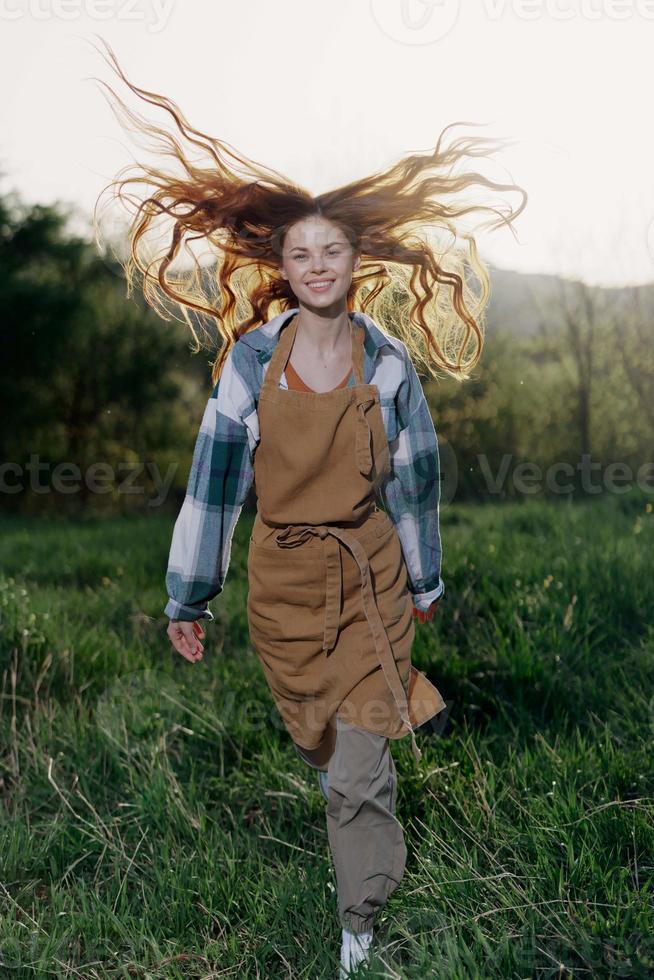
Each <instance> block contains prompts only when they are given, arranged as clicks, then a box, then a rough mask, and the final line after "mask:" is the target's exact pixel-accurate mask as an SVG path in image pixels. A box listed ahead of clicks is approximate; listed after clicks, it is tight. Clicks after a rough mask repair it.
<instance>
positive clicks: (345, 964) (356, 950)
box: [339, 928, 373, 980]
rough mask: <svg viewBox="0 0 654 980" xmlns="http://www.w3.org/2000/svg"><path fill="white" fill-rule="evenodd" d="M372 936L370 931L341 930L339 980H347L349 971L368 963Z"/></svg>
mask: <svg viewBox="0 0 654 980" xmlns="http://www.w3.org/2000/svg"><path fill="white" fill-rule="evenodd" d="M372 935H373V930H372V929H370V930H369V931H368V932H351V931H350V930H349V929H345V928H344V929H343V945H342V946H341V968H340V972H339V980H349V976H350V971H351V970H354V969H356V967H357V966H358V965H359V964H360V963H368V962H369V960H370V944H371V943H372Z"/></svg>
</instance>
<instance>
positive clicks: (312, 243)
mask: <svg viewBox="0 0 654 980" xmlns="http://www.w3.org/2000/svg"><path fill="white" fill-rule="evenodd" d="M360 262H361V259H360V257H359V255H357V254H356V253H355V252H354V251H353V249H352V247H351V245H350V243H349V242H348V240H347V237H346V236H345V234H344V233H343V231H341V229H340V228H339V227H338V226H337V225H335V224H333V223H332V222H331V221H329V220H328V219H327V218H323V217H322V216H319V215H312V216H311V217H308V218H303V219H302V220H301V221H296V222H295V224H294V225H291V227H290V228H289V229H288V231H287V232H286V238H285V241H284V247H283V250H282V262H281V273H282V275H283V276H284V278H285V279H288V282H289V284H290V287H291V289H292V290H293V292H294V293H295V295H296V297H297V299H298V302H299V304H300V306H307V307H310V308H311V309H314V310H321V311H324V312H328V313H331V312H333V313H337V312H339V311H342V310H344V309H345V308H346V298H347V292H348V290H349V288H350V283H351V282H352V273H353V272H354V270H355V269H358V268H359V264H360ZM311 283H315V285H311Z"/></svg>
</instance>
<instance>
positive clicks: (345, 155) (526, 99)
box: [0, 0, 654, 285]
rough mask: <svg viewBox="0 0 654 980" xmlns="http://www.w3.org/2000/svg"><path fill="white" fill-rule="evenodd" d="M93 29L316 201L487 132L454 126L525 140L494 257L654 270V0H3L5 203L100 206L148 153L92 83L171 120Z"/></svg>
mask: <svg viewBox="0 0 654 980" xmlns="http://www.w3.org/2000/svg"><path fill="white" fill-rule="evenodd" d="M94 34H98V35H100V36H101V37H103V38H105V39H106V40H107V41H109V43H110V44H111V45H112V47H113V48H114V50H115V52H116V55H117V57H118V59H119V61H120V63H121V65H122V66H123V68H124V70H125V72H126V74H127V76H128V77H129V78H130V79H131V80H132V81H133V82H134V83H135V84H137V85H140V86H141V87H143V88H146V89H150V90H153V91H156V92H161V93H163V94H165V95H167V96H169V97H170V98H172V99H173V100H174V101H175V102H177V103H178V104H179V105H180V106H181V108H182V110H183V111H184V113H185V115H186V116H187V118H188V119H189V121H190V122H191V124H192V125H194V126H195V127H197V128H199V129H200V130H202V131H204V132H209V133H211V134H212V135H215V136H217V137H219V138H220V139H223V140H225V141H227V142H228V143H230V144H232V145H233V146H235V147H236V148H238V149H240V150H241V151H243V152H244V153H245V154H247V155H248V156H250V157H251V158H254V159H255V160H257V161H260V162H262V163H265V164H267V165H269V166H272V167H274V168H275V169H277V170H280V171H281V172H282V173H285V174H287V175H288V176H290V177H292V178H293V179H295V180H297V181H299V182H300V183H302V184H304V185H305V186H307V187H308V188H309V189H310V190H312V191H314V192H320V191H323V190H327V189H329V188H331V187H334V186H338V185H339V184H342V183H345V182H347V181H349V180H352V179H354V178H357V177H360V176H363V175H365V174H367V173H369V172H371V171H375V170H378V169H380V168H382V167H385V166H387V165H389V164H391V163H393V162H395V161H396V160H397V159H398V158H399V157H401V156H402V155H404V154H405V153H407V152H427V151H429V150H430V149H432V148H433V146H434V145H435V143H436V140H437V137H438V135H439V133H440V131H441V130H442V128H443V127H444V126H446V125H447V124H449V123H451V122H454V121H457V120H463V121H466V122H475V123H481V124H483V125H481V126H473V127H458V128H457V129H456V130H455V131H454V132H455V134H459V135H463V134H469V135H484V136H488V137H492V138H501V139H510V140H515V141H517V142H515V143H514V144H513V145H512V146H508V147H506V148H505V149H503V150H502V151H501V153H499V154H498V155H497V156H496V158H495V163H494V164H492V165H491V166H490V169H489V167H488V165H485V166H484V172H485V173H487V174H488V175H489V176H492V177H493V178H494V179H496V180H504V181H507V182H508V181H515V182H517V183H519V184H521V185H522V186H523V187H525V188H526V190H527V192H528V193H529V201H528V204H527V209H526V211H525V212H524V213H523V215H521V216H520V218H518V219H517V222H516V226H515V227H516V233H517V239H518V240H517V241H516V239H515V238H514V236H513V235H512V234H511V233H510V231H508V230H506V229H502V230H499V231H496V232H493V233H492V234H491V235H484V236H483V237H482V238H480V249H481V253H482V255H483V257H484V258H486V259H487V260H489V261H491V262H493V263H494V264H495V265H498V266H501V267H503V268H507V269H516V270H520V271H529V272H550V273H560V274H564V275H570V276H575V275H578V276H581V277H583V278H584V279H586V280H587V281H588V282H596V283H597V282H599V283H604V284H607V285H609V284H611V285H613V284H623V283H640V282H649V281H651V280H652V279H653V278H654V179H653V175H654V132H653V128H652V125H651V122H650V114H649V112H648V106H649V96H650V92H651V91H652V81H653V79H652V73H653V71H654V59H653V58H652V51H653V50H654V0H542V2H541V0H511V2H509V0H476V2H474V3H473V2H468V3H466V4H465V5H464V4H463V3H462V2H457V0H330V2H329V3H321V4H317V3H312V2H308V0H275V2H272V0H238V2H237V0H231V2H209V0H204V2H202V0H0V55H1V57H0V66H1V67H0V72H1V76H0V77H1V79H2V91H3V94H4V97H3V99H2V102H1V103H0V133H1V134H2V140H1V143H0V170H1V171H2V177H1V183H0V190H2V191H3V192H7V191H8V190H17V191H19V192H20V193H21V195H22V196H23V197H24V198H25V199H26V200H28V201H33V202H37V201H38V202H42V203H48V202H52V201H53V200H55V199H57V200H60V201H63V202H70V203H74V204H75V205H76V206H78V207H79V208H81V209H82V212H87V213H90V211H91V209H92V206H93V203H94V202H95V199H96V197H97V195H98V193H99V192H100V190H101V189H102V187H103V186H104V185H105V184H106V183H107V182H108V181H109V180H110V179H111V178H112V177H114V176H115V175H116V173H117V171H118V170H119V169H120V168H121V167H122V166H124V165H125V164H127V163H129V162H130V161H131V160H133V159H134V158H136V159H143V158H144V155H143V152H142V151H141V150H140V149H139V147H138V146H137V145H135V143H134V141H133V139H132V137H131V136H130V135H129V134H127V133H125V132H124V131H123V130H121V128H120V127H119V125H118V123H117V121H116V120H115V119H114V116H113V115H112V113H111V111H110V109H109V107H108V105H107V103H106V101H105V99H104V98H103V96H102V94H101V91H100V89H99V87H98V85H97V83H94V82H92V81H90V80H86V79H89V78H90V76H93V75H97V76H100V77H101V78H103V79H105V80H106V81H108V82H109V83H110V84H112V85H113V86H114V87H117V91H118V92H119V94H120V95H121V97H123V98H125V99H126V101H127V102H128V104H129V105H130V106H133V107H136V108H137V109H138V110H139V111H146V112H147V113H148V118H150V119H152V120H153V121H156V122H158V123H161V122H162V121H164V120H165V119H166V118H167V117H166V116H165V115H164V114H163V113H160V112H156V111H155V110H154V109H150V108H149V107H147V106H145V105H144V104H143V103H141V102H140V100H138V99H135V97H134V96H132V95H131V93H129V92H128V90H127V89H126V87H125V86H124V85H122V84H121V83H119V82H118V80H117V79H116V77H115V75H114V74H113V73H112V72H110V69H109V68H108V67H107V66H106V65H105V64H104V62H103V61H102V59H101V58H100V56H99V54H97V52H95V51H94V50H93V48H92V47H91V46H90V44H89V43H88V40H90V39H92V36H93V35H94ZM470 163H471V165H472V166H474V165H476V164H477V163H478V162H477V161H475V160H472V161H470ZM510 200H511V201H512V202H513V203H517V202H518V200H519V199H518V197H517V195H513V196H511V198H510Z"/></svg>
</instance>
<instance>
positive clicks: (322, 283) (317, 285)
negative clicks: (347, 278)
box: [307, 279, 334, 291]
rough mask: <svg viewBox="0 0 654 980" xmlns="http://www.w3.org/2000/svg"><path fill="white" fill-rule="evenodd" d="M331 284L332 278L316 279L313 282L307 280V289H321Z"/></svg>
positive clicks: (332, 282)
mask: <svg viewBox="0 0 654 980" xmlns="http://www.w3.org/2000/svg"><path fill="white" fill-rule="evenodd" d="M333 284H334V280H333V279H316V280H315V281H314V282H308V283H307V286H308V287H309V289H314V290H316V291H317V290H321V289H328V288H329V287H330V286H332V285H333Z"/></svg>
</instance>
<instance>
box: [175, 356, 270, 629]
mask: <svg viewBox="0 0 654 980" xmlns="http://www.w3.org/2000/svg"><path fill="white" fill-rule="evenodd" d="M233 353H234V348H232V350H231V351H230V352H229V354H228V356H227V358H226V359H225V364H224V365H223V370H222V373H221V376H220V379H219V380H218V383H217V384H216V386H215V388H214V390H213V391H212V393H211V395H210V397H209V400H208V401H207V405H206V408H205V410H204V416H203V418H202V422H201V425H200V431H199V433H198V436H197V440H196V443H195V449H194V451H193V460H192V463H191V472H190V475H189V479H188V486H187V489H186V496H185V498H184V502H183V504H182V507H181V510H180V512H179V515H178V517H177V520H176V522H175V526H174V528H173V535H172V542H171V546H170V554H169V557H168V568H167V572H166V589H167V593H168V597H169V598H168V603H167V605H166V607H165V609H164V612H165V614H166V615H167V616H168V617H169V618H170V619H183V620H187V621H193V620H196V619H208V620H212V619H214V616H213V614H212V613H211V611H210V610H209V609H208V608H207V603H208V602H209V600H210V599H213V598H214V596H216V595H218V594H219V593H220V592H222V589H223V585H224V582H225V578H226V575H227V570H228V567H229V561H230V554H231V546H232V537H233V534H234V529H235V527H236V523H237V521H238V518H239V515H240V513H241V510H242V507H243V504H244V503H245V499H246V497H247V494H248V490H249V488H250V486H251V485H252V481H253V479H254V469H253V462H252V448H251V442H250V440H249V439H248V430H247V427H246V425H245V423H244V422H243V418H242V417H241V412H240V410H239V407H238V406H239V405H242V404H243V398H242V393H243V381H242V378H241V377H240V375H239V374H238V372H237V371H236V368H235V365H234V360H233Z"/></svg>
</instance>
